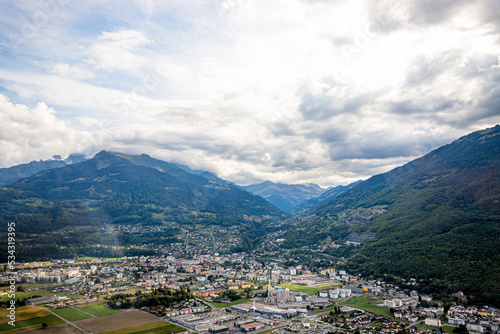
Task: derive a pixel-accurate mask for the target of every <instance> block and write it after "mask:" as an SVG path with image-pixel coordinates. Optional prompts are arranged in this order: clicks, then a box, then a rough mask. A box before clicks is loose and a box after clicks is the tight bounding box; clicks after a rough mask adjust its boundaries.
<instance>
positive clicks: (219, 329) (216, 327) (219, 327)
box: [208, 326, 229, 333]
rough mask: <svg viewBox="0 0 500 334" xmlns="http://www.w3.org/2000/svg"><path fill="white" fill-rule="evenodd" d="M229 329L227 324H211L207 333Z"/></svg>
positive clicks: (222, 331)
mask: <svg viewBox="0 0 500 334" xmlns="http://www.w3.org/2000/svg"><path fill="white" fill-rule="evenodd" d="M228 330H229V327H227V326H212V327H210V328H209V329H208V332H209V333H224V332H227V331H228Z"/></svg>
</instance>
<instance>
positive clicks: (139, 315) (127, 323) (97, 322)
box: [75, 310, 158, 332]
mask: <svg viewBox="0 0 500 334" xmlns="http://www.w3.org/2000/svg"><path fill="white" fill-rule="evenodd" d="M157 321H158V318H156V317H155V316H152V315H150V314H147V313H144V312H141V311H139V310H134V311H129V312H121V313H118V314H112V315H107V316H104V317H100V318H95V319H87V320H82V321H78V322H77V323H75V324H76V325H77V326H78V327H80V328H82V329H84V330H86V331H88V332H104V331H111V330H117V329H121V328H127V327H132V326H139V325H146V324H149V323H152V322H157Z"/></svg>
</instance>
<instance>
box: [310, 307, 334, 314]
mask: <svg viewBox="0 0 500 334" xmlns="http://www.w3.org/2000/svg"><path fill="white" fill-rule="evenodd" d="M335 307H338V306H337V305H332V306H327V307H324V308H322V309H316V310H314V311H315V312H316V313H324V312H330V311H332V310H335Z"/></svg>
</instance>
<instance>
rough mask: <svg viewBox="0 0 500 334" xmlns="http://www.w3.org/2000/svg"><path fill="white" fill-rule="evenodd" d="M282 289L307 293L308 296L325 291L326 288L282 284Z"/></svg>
mask: <svg viewBox="0 0 500 334" xmlns="http://www.w3.org/2000/svg"><path fill="white" fill-rule="evenodd" d="M281 287H282V288H283V289H287V288H288V289H290V290H292V291H297V292H303V293H307V294H308V295H314V294H316V293H318V292H320V291H321V290H323V289H324V288H312V287H310V286H303V285H294V284H282V285H281Z"/></svg>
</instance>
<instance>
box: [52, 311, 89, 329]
mask: <svg viewBox="0 0 500 334" xmlns="http://www.w3.org/2000/svg"><path fill="white" fill-rule="evenodd" d="M45 309H46V310H47V311H49V312H50V313H52V314H53V315H55V316H56V317H58V318H60V319H62V320H64V321H66V322H67V323H68V324H70V325H71V326H73V327H75V328H76V329H78V330H79V331H81V332H82V333H87V332H86V331H85V330H83V329H81V328H80V327H78V326H77V325H75V324H74V323H72V322H71V321H68V320H66V319H64V318H63V317H61V316H60V315H59V314H56V313H54V312H52V311H51V310H49V309H48V308H45Z"/></svg>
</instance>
